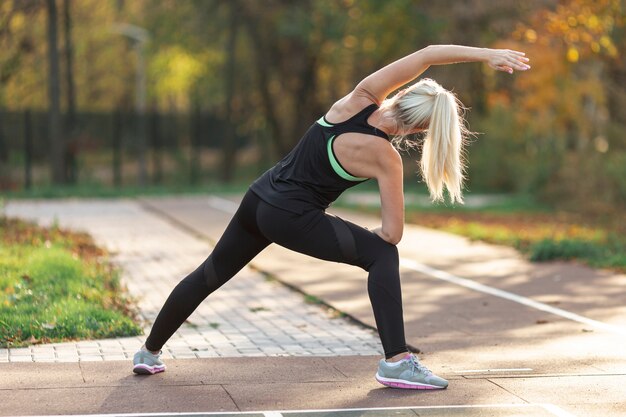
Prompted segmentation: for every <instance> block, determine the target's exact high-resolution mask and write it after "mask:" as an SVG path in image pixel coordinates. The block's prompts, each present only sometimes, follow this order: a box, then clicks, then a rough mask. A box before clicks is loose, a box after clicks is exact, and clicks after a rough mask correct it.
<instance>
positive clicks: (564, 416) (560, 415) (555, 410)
mask: <svg viewBox="0 0 626 417" xmlns="http://www.w3.org/2000/svg"><path fill="white" fill-rule="evenodd" d="M537 405H540V406H542V407H543V408H544V409H545V410H546V411H548V412H550V413H552V414H554V415H555V416H557V417H576V416H575V415H574V414H572V413H568V412H567V411H565V410H563V409H562V408H559V407H557V406H556V405H554V404H537Z"/></svg>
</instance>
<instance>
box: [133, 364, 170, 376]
mask: <svg viewBox="0 0 626 417" xmlns="http://www.w3.org/2000/svg"><path fill="white" fill-rule="evenodd" d="M163 371H165V365H155V366H150V365H146V364H145V363H140V364H137V365H135V366H134V367H133V372H134V373H136V374H138V375H154V374H158V373H159V372H163Z"/></svg>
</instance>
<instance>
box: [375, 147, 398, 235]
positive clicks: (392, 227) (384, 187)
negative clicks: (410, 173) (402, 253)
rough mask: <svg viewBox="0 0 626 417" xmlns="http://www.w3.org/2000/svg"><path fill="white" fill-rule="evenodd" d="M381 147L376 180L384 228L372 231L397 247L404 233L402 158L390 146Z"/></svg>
mask: <svg viewBox="0 0 626 417" xmlns="http://www.w3.org/2000/svg"><path fill="white" fill-rule="evenodd" d="M387 145H389V146H384V147H382V146H381V149H380V152H379V153H378V157H377V164H376V165H377V166H376V174H375V178H376V180H377V181H378V188H379V190H380V207H381V218H382V226H380V227H378V228H376V229H374V230H372V231H373V232H374V233H376V234H377V235H378V236H380V237H381V238H382V239H383V240H385V241H387V242H389V243H391V244H393V245H397V244H398V243H399V242H400V239H402V234H403V231H404V191H403V189H402V188H403V183H402V178H403V172H402V158H401V157H400V154H399V153H398V151H396V150H395V149H394V148H393V147H392V146H390V144H387Z"/></svg>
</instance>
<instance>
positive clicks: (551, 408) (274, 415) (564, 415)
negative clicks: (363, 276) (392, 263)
mask: <svg viewBox="0 0 626 417" xmlns="http://www.w3.org/2000/svg"><path fill="white" fill-rule="evenodd" d="M532 407H538V408H543V409H544V410H546V411H547V412H549V413H552V414H553V415H555V416H556V417H576V416H574V415H573V414H571V413H568V412H567V411H565V410H563V409H562V408H559V407H557V406H556V405H554V404H540V403H522V404H473V405H420V406H412V407H374V408H334V409H310V410H280V411H211V412H183V413H175V412H169V413H112V414H66V415H54V416H45V415H41V416H32V417H114V416H115V417H151V416H163V417H165V416H172V417H174V416H190V415H191V416H196V415H197V416H200V415H205V416H207V415H208V416H211V415H232V416H237V415H241V414H263V415H264V416H266V417H288V416H285V414H288V413H341V412H345V411H348V412H353V411H392V410H431V409H436V410H447V409H462V408H503V409H511V408H532Z"/></svg>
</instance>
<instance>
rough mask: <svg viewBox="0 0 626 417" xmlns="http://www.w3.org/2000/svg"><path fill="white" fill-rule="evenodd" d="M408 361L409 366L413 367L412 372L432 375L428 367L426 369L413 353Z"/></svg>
mask: <svg viewBox="0 0 626 417" xmlns="http://www.w3.org/2000/svg"><path fill="white" fill-rule="evenodd" d="M409 363H410V364H411V368H412V369H413V372H416V371H418V372H422V373H424V374H425V375H432V373H433V372H432V371H431V370H430V369H428V368H427V367H425V366H424V365H422V364H421V363H420V362H419V360H418V359H417V358H416V357H415V355H411V359H409Z"/></svg>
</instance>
